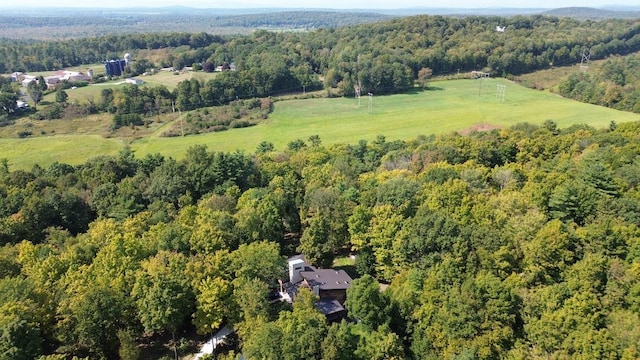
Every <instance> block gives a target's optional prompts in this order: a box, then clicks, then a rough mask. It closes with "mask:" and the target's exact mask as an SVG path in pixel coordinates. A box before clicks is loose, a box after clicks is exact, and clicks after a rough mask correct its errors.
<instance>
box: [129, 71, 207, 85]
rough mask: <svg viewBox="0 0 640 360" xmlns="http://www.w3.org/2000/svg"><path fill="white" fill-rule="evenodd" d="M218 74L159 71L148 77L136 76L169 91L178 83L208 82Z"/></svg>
mask: <svg viewBox="0 0 640 360" xmlns="http://www.w3.org/2000/svg"><path fill="white" fill-rule="evenodd" d="M218 74H219V73H216V72H213V73H206V72H202V71H198V72H192V71H187V72H184V73H179V74H177V75H176V74H175V73H174V72H173V71H159V72H157V73H156V74H153V75H148V76H138V77H137V78H138V79H140V80H142V81H144V82H145V83H146V84H150V85H164V86H166V87H167V88H168V89H169V90H173V89H175V87H176V86H177V85H178V83H179V82H181V81H183V80H189V79H198V80H201V81H204V82H206V81H208V80H210V79H213V78H214V77H216V76H217V75H218Z"/></svg>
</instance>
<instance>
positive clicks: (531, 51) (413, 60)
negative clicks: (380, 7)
mask: <svg viewBox="0 0 640 360" xmlns="http://www.w3.org/2000/svg"><path fill="white" fill-rule="evenodd" d="M498 25H500V26H506V31H505V32H504V33H500V32H496V31H495V28H496V26H498ZM2 45H3V46H2V47H1V48H0V59H2V61H1V62H0V73H10V72H13V71H42V70H57V69H60V68H64V67H68V66H77V65H81V64H91V63H95V62H101V61H104V60H105V59H111V58H114V57H118V56H122V54H124V53H125V52H130V53H132V54H133V55H135V54H136V52H137V51H139V50H142V49H159V48H175V47H179V46H188V47H189V48H188V50H187V51H181V52H180V54H179V57H176V58H174V59H165V61H168V64H167V63H163V64H157V65H159V66H164V65H170V66H171V65H173V66H174V67H175V68H181V67H182V66H185V65H191V64H193V63H205V62H206V61H211V62H214V63H218V64H220V63H222V62H223V61H225V60H232V61H234V62H235V63H236V64H237V65H238V66H239V68H240V69H248V66H246V67H245V66H244V65H245V63H246V62H247V61H248V60H249V58H250V57H251V56H255V54H264V53H269V54H274V55H275V54H277V55H279V56H280V58H283V57H284V59H285V60H286V61H290V62H293V63H292V65H293V66H301V65H303V64H305V63H309V64H310V65H311V66H312V69H313V71H314V72H315V73H317V74H326V72H327V71H328V70H329V69H335V71H338V72H339V73H340V74H342V73H344V72H345V71H349V72H350V73H353V74H355V73H357V72H359V71H362V70H363V69H367V68H371V67H372V66H374V65H376V64H377V63H383V64H387V65H391V64H394V63H399V64H402V65H405V66H407V67H408V68H409V69H410V70H412V72H413V73H414V74H416V73H417V72H418V70H419V69H420V68H421V67H429V68H431V69H433V70H434V73H435V74H443V73H450V72H456V71H458V70H461V71H470V70H481V69H482V68H485V67H488V68H489V69H490V70H491V71H492V72H494V73H495V74H497V75H501V74H503V73H506V74H519V73H523V72H529V71H533V70H536V69H541V68H548V67H549V66H551V65H554V66H559V65H567V64H573V63H579V62H580V59H581V55H582V52H583V51H584V49H588V48H591V54H592V59H593V60H595V59H602V58H605V57H607V56H610V55H615V54H617V55H624V54H628V53H632V52H635V51H638V50H639V49H640V24H639V23H638V22H637V21H634V20H606V21H599V22H594V21H577V20H573V19H569V18H556V17H545V16H539V15H538V16H531V17H523V16H514V17H510V18H502V17H465V18H449V17H442V16H415V17H407V18H401V19H396V20H390V21H386V22H378V23H373V24H365V25H359V26H348V27H342V28H337V29H319V30H317V31H312V32H306V33H292V32H284V33H277V34H275V33H273V34H269V35H267V34H265V33H264V32H257V33H256V34H253V35H247V36H233V37H221V36H214V35H210V34H207V33H153V34H127V35H118V36H115V35H113V36H102V37H96V38H84V39H75V40H69V41H59V42H33V43H25V42H22V41H17V40H4V41H3V44H2ZM225 57H226V58H225ZM374 59H376V60H377V61H374Z"/></svg>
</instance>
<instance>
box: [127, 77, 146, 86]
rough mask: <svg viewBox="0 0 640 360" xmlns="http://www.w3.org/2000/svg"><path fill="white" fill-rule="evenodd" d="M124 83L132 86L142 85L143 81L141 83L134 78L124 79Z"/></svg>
mask: <svg viewBox="0 0 640 360" xmlns="http://www.w3.org/2000/svg"><path fill="white" fill-rule="evenodd" d="M124 82H126V83H127V84H132V85H142V84H144V81H142V80H140V79H136V78H128V79H125V80H124Z"/></svg>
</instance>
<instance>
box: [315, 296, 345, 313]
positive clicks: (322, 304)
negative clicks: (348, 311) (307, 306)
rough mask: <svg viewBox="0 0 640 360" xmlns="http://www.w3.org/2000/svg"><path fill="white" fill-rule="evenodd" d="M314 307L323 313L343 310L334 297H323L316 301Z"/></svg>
mask: <svg viewBox="0 0 640 360" xmlns="http://www.w3.org/2000/svg"><path fill="white" fill-rule="evenodd" d="M315 305H316V308H317V309H318V310H320V312H321V313H323V314H325V315H331V314H335V313H337V312H340V311H344V307H343V306H342V305H341V304H340V302H339V301H338V300H336V299H334V298H324V299H320V300H318V301H316V304H315Z"/></svg>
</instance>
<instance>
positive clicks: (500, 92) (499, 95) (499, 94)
mask: <svg viewBox="0 0 640 360" xmlns="http://www.w3.org/2000/svg"><path fill="white" fill-rule="evenodd" d="M506 89H507V85H500V84H498V85H496V100H498V101H500V102H504V92H505V90H506Z"/></svg>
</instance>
